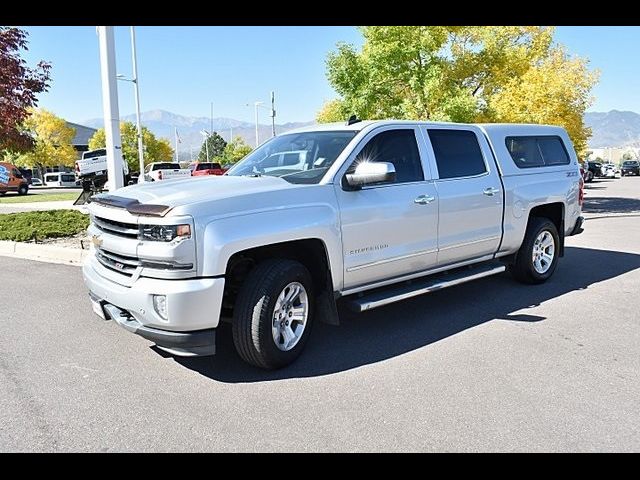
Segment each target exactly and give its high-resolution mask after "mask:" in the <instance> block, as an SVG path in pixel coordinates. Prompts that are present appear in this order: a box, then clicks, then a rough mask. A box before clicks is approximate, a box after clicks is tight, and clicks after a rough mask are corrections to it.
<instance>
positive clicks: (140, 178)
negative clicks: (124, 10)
mask: <svg viewBox="0 0 640 480" xmlns="http://www.w3.org/2000/svg"><path fill="white" fill-rule="evenodd" d="M131 61H132V63H133V78H125V76H124V75H116V78H117V79H118V80H123V81H126V82H132V83H133V85H134V89H133V91H134V95H135V100H136V131H137V136H138V161H139V167H140V174H139V176H138V182H144V175H143V172H144V146H143V145H142V124H141V123H140V92H139V89H138V62H137V60H136V31H135V28H134V27H133V26H132V27H131Z"/></svg>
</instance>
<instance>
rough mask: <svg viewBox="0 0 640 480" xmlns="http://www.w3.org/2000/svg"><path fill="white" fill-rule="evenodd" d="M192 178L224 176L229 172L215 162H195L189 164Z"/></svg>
mask: <svg viewBox="0 0 640 480" xmlns="http://www.w3.org/2000/svg"><path fill="white" fill-rule="evenodd" d="M189 170H191V176H192V177H200V176H202V175H223V174H224V172H226V171H227V169H226V168H222V165H220V164H219V163H215V162H193V163H190V164H189Z"/></svg>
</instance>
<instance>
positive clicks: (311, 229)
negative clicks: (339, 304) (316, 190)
mask: <svg viewBox="0 0 640 480" xmlns="http://www.w3.org/2000/svg"><path fill="white" fill-rule="evenodd" d="M304 239H319V240H321V241H322V242H324V245H325V247H326V250H327V255H328V261H329V268H330V269H331V277H332V280H333V286H334V289H335V290H340V289H341V288H342V281H343V276H342V255H341V252H342V242H341V238H340V224H339V215H338V212H337V211H336V209H335V208H333V207H332V206H330V205H296V206H288V207H279V208H276V209H271V210H264V211H259V212H251V213H248V214H242V215H234V216H230V217H225V218H218V219H215V220H212V221H211V222H209V223H208V224H207V225H206V227H205V228H204V234H203V238H202V242H199V243H200V246H201V250H200V252H202V253H199V257H200V259H201V261H202V263H201V268H202V270H201V271H202V275H203V276H215V275H223V274H224V273H225V271H226V268H227V263H228V261H229V258H231V256H232V255H233V254H234V253H237V252H240V251H243V250H247V249H250V248H255V247H262V246H265V245H271V244H274V243H281V242H288V241H293V240H304Z"/></svg>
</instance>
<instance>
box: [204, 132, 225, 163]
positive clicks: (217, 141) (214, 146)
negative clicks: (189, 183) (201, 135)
mask: <svg viewBox="0 0 640 480" xmlns="http://www.w3.org/2000/svg"><path fill="white" fill-rule="evenodd" d="M207 144H208V145H209V161H210V162H211V161H214V159H215V158H216V157H222V155H223V154H224V149H225V148H226V146H227V142H225V141H224V139H223V138H222V137H221V136H220V135H218V132H213V134H212V135H209V136H208V137H207V143H204V142H202V148H200V153H198V161H199V162H206V161H207Z"/></svg>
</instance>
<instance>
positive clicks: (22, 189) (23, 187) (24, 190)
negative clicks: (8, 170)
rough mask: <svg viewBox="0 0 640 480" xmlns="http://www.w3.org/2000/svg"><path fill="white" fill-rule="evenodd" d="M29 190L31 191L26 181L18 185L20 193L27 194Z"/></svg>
mask: <svg viewBox="0 0 640 480" xmlns="http://www.w3.org/2000/svg"><path fill="white" fill-rule="evenodd" d="M28 191H29V187H28V186H27V184H26V183H23V184H22V185H20V186H19V187H18V195H26V194H27V192H28Z"/></svg>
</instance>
